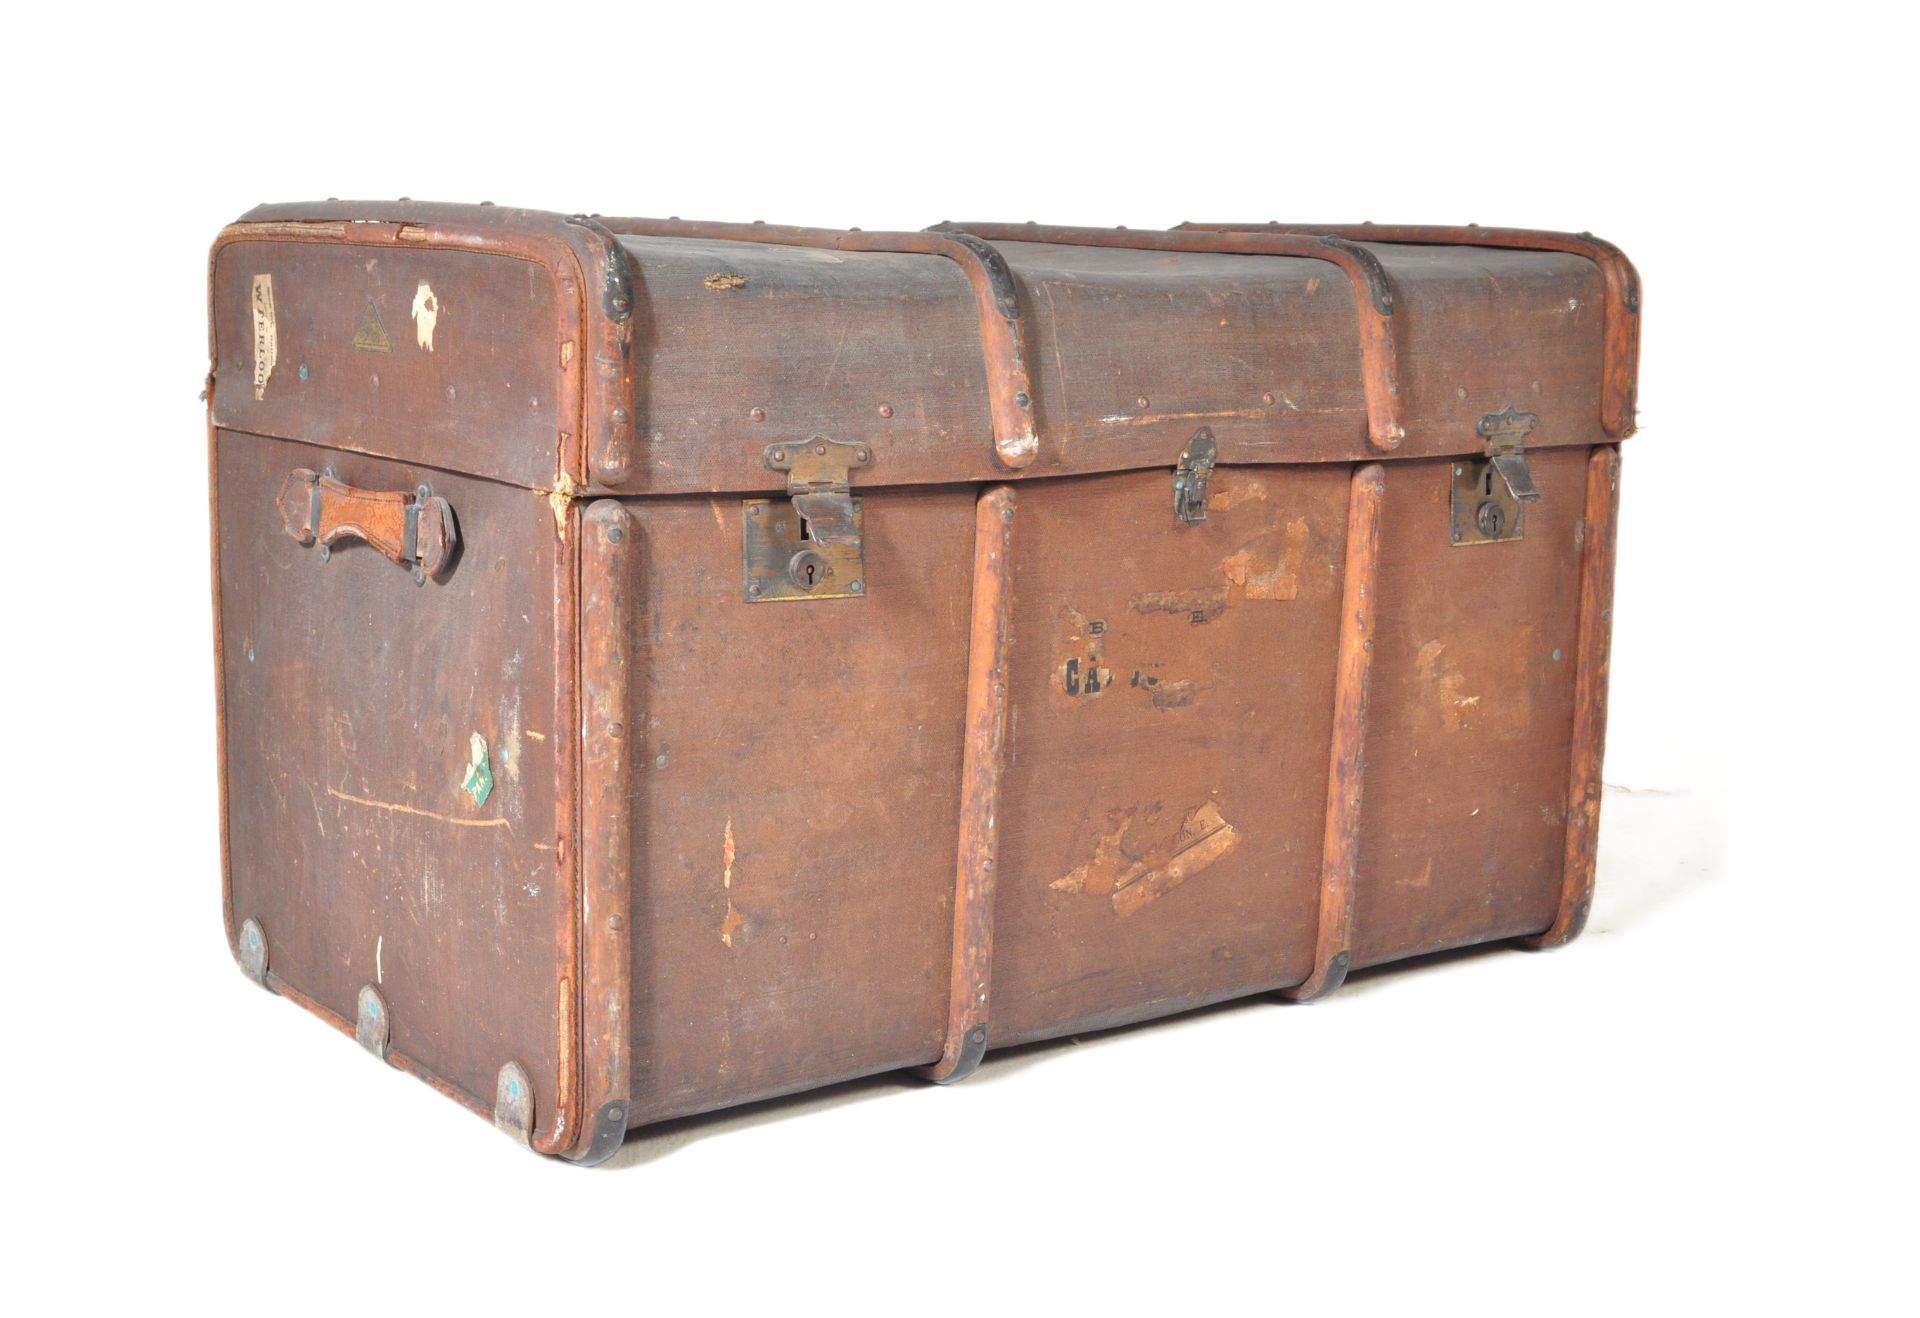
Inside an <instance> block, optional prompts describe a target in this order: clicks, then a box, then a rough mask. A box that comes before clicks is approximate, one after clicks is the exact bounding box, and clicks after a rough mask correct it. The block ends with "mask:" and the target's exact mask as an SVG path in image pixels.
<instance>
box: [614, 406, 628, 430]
mask: <svg viewBox="0 0 1920 1318" xmlns="http://www.w3.org/2000/svg"><path fill="white" fill-rule="evenodd" d="M613 424H614V425H616V426H624V425H626V424H627V409H626V408H624V407H616V408H614V409H613Z"/></svg>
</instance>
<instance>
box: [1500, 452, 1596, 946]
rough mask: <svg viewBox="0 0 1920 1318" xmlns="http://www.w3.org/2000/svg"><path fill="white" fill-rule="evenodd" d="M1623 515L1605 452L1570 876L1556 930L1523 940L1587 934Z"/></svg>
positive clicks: (1592, 466) (1586, 548)
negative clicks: (1616, 539) (1617, 540)
mask: <svg viewBox="0 0 1920 1318" xmlns="http://www.w3.org/2000/svg"><path fill="white" fill-rule="evenodd" d="M1619 511H1620V450H1619V449H1618V448H1616V447H1614V446H1613V445H1610V444H1609V445H1601V446H1600V447H1599V448H1596V449H1594V450H1593V456H1592V457H1591V458H1589V459H1588V461H1587V504H1586V512H1585V515H1584V516H1583V518H1582V521H1581V526H1580V537H1581V539H1580V544H1581V550H1580V622H1579V629H1580V630H1579V633H1578V635H1577V636H1576V638H1575V641H1574V660H1575V665H1576V666H1575V668H1574V676H1573V762H1572V765H1571V768H1570V770H1569V772H1568V776H1567V843H1566V869H1565V874H1564V877H1563V879H1562V886H1561V891H1560V909H1559V910H1558V912H1556V913H1555V915H1554V919H1553V923H1552V924H1551V925H1549V926H1547V928H1546V929H1545V930H1544V931H1542V932H1541V933H1538V934H1535V935H1534V936H1533V937H1531V938H1528V939H1525V940H1523V941H1524V945H1525V946H1527V947H1532V948H1548V947H1559V946H1561V945H1562V944H1564V943H1569V942H1572V941H1573V940H1574V939H1575V938H1577V937H1579V936H1580V931H1581V930H1582V929H1584V928H1586V924H1587V916H1588V914H1589V913H1590V912H1591V911H1592V908H1593V872H1594V862H1595V860H1596V859H1597V856H1598V847H1599V841H1600V794H1601V781H1600V762H1601V759H1602V756H1603V755H1604V754H1605V751H1606V736H1607V677H1608V669H1609V667H1610V666H1611V656H1612V648H1613V546H1614V533H1615V529H1616V525H1617V523H1618V522H1619Z"/></svg>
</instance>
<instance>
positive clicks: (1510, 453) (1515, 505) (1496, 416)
mask: <svg viewBox="0 0 1920 1318" xmlns="http://www.w3.org/2000/svg"><path fill="white" fill-rule="evenodd" d="M1539 424H1540V418H1539V417H1538V416H1537V415H1536V414H1534V413H1532V412H1516V411H1514V410H1513V409H1512V408H1511V407H1508V408H1505V409H1503V410H1501V411H1499V412H1489V413H1487V414H1486V415H1485V416H1483V417H1481V418H1480V421H1479V424H1478V425H1476V426H1475V427H1474V429H1475V430H1476V432H1477V433H1478V434H1479V435H1480V437H1481V438H1482V439H1483V440H1485V441H1486V445H1487V455H1486V457H1484V458H1458V459H1455V461H1454V463H1453V530H1452V536H1453V543H1454V544H1455V545H1456V546H1458V545H1490V544H1498V543H1499V542H1501V541H1504V540H1518V539H1520V538H1521V537H1522V536H1523V535H1524V534H1525V529H1526V527H1525V522H1526V505H1527V504H1529V503H1532V502H1534V501H1535V500H1536V499H1538V498H1539V497H1540V491H1539V489H1538V488H1537V487H1536V486H1535V485H1534V483H1533V473H1532V472H1530V471H1528V470H1527V454H1526V438H1527V436H1528V435H1531V434H1532V433H1533V428H1534V427H1535V426H1537V425H1539Z"/></svg>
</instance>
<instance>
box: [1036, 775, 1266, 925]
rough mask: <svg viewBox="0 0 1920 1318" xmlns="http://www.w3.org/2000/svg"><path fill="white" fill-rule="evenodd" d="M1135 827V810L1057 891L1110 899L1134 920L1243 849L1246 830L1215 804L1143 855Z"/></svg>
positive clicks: (1197, 810) (1201, 808)
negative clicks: (1132, 841)
mask: <svg viewBox="0 0 1920 1318" xmlns="http://www.w3.org/2000/svg"><path fill="white" fill-rule="evenodd" d="M1133 823H1134V812H1133V811H1131V810H1129V811H1127V812H1126V813H1125V815H1124V816H1123V817H1122V818H1121V819H1120V822H1119V825H1118V826H1117V827H1116V828H1115V829H1114V831H1113V832H1111V833H1109V834H1107V835H1106V836H1105V837H1103V838H1101V839H1100V841H1099V842H1098V843H1096V844H1095V846H1094V852H1093V858H1092V859H1091V860H1089V861H1087V863H1086V864H1084V865H1081V866H1080V867H1079V868H1078V869H1075V870H1074V871H1072V872H1071V873H1069V874H1067V875H1065V876H1064V877H1062V878H1058V879H1055V880H1054V881H1053V883H1052V884H1050V885H1049V886H1050V887H1051V888H1052V889H1053V890H1054V891H1055V892H1066V893H1086V894H1088V895H1091V896H1105V897H1106V898H1107V899H1108V900H1109V901H1110V902H1111V903H1112V905H1113V909H1114V913H1115V914H1117V915H1121V916H1128V915H1132V914H1134V913H1135V912H1137V911H1138V910H1140V909H1141V908H1142V907H1143V906H1146V905H1147V904H1148V903H1150V902H1153V901H1157V900H1158V899H1159V898H1161V897H1163V896H1165V895H1166V894H1167V893H1169V892H1172V891H1173V890H1174V889H1175V888H1177V887H1179V886H1180V885H1181V884H1183V883H1185V882H1186V881H1187V880H1188V879H1190V878H1192V877H1193V876H1194V875H1196V874H1198V873H1199V872H1200V871H1201V870H1204V869H1206V868H1207V867H1208V866H1209V865H1212V864H1213V863H1214V862H1215V861H1217V860H1219V859H1220V858H1221V857H1222V856H1224V855H1226V854H1227V853H1228V852H1230V851H1232V850H1233V849H1234V848H1235V847H1237V846H1239V845H1240V830H1238V829H1237V828H1235V827H1234V826H1233V825H1232V824H1229V823H1228V822H1227V821H1226V820H1225V819H1224V818H1222V817H1221V814H1220V808H1219V807H1218V806H1216V805H1215V804H1214V803H1213V802H1211V801H1208V802H1207V803H1205V804H1204V805H1200V806H1196V807H1194V808H1193V809H1192V810H1189V811H1188V812H1187V813H1186V817H1185V818H1184V819H1182V820H1181V823H1180V828H1179V830H1178V831H1177V832H1176V833H1175V834H1174V835H1173V837H1172V838H1171V839H1169V840H1167V841H1163V842H1157V843H1154V844H1153V845H1151V846H1149V847H1148V848H1146V850H1145V852H1144V853H1143V854H1141V855H1138V856H1136V855H1134V854H1133V853H1131V852H1130V851H1129V850H1128V849H1127V845H1126V842H1127V834H1128V832H1129V830H1131V829H1132V827H1133Z"/></svg>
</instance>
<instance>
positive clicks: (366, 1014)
mask: <svg viewBox="0 0 1920 1318" xmlns="http://www.w3.org/2000/svg"><path fill="white" fill-rule="evenodd" d="M353 1037H354V1038H355V1039H357V1040H359V1042H360V1046H361V1047H362V1048H365V1049H366V1050H367V1051H368V1052H370V1053H372V1054H373V1055H374V1056H375V1057H378V1058H379V1059H380V1060H381V1061H383V1062H384V1061H386V1060H387V1044H388V1043H389V1042H390V1041H391V1040H392V1038H393V1016H392V1015H391V1013H389V1012H388V1011H387V1000H386V999H385V998H383V997H381V996H380V990H379V989H377V988H375V987H374V986H373V985H371V984H368V985H367V986H366V987H364V988H362V989H361V990H360V1008H359V1015H358V1017H357V1019H356V1020H355V1021H354V1024H353Z"/></svg>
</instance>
